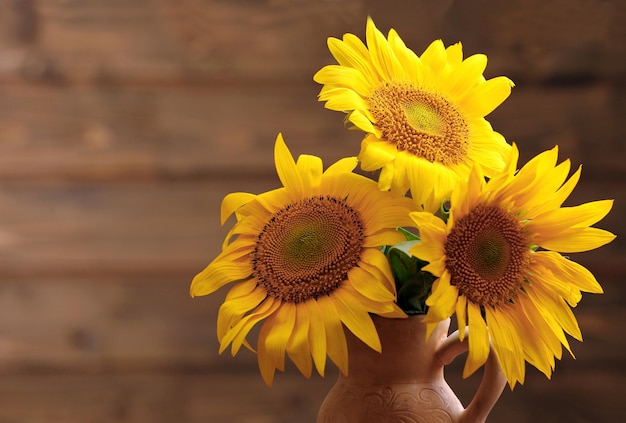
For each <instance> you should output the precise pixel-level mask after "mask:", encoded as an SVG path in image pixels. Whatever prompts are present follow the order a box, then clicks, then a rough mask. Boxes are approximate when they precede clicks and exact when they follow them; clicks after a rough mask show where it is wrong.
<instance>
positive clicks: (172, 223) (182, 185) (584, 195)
mask: <svg viewBox="0 0 626 423" xmlns="http://www.w3.org/2000/svg"><path fill="white" fill-rule="evenodd" d="M279 186H280V183H279V182H278V178H277V177H276V176H271V177H268V178H252V177H248V178H241V179H231V180H230V181H225V180H219V179H218V180H210V181H206V182H202V181H199V182H175V183H150V182H134V183H133V182H126V183H123V184H86V183H83V184H81V183H76V184H48V185H44V184H20V183H11V184H9V183H4V184H2V185H1V186H0V216H2V219H1V221H0V275H3V276H7V277H19V278H41V277H43V278H48V277H50V276H59V277H91V276H103V275H113V276H116V277H117V276H119V275H138V276H158V275H180V274H185V273H187V272H189V273H193V272H196V271H199V270H201V268H203V267H204V266H205V265H206V264H208V262H209V260H210V259H212V258H213V257H215V256H216V255H217V254H218V252H219V250H220V248H221V244H222V241H223V238H224V237H225V235H226V233H227V231H228V229H229V227H230V226H231V225H232V223H231V222H229V223H228V224H227V225H226V226H225V227H220V224H219V222H220V220H219V213H220V204H221V201H222V199H223V197H224V196H225V195H227V194H228V193H230V192H234V191H246V192H252V193H261V192H265V191H268V190H271V189H274V188H277V187H279ZM624 195H625V193H624V186H623V184H622V183H621V182H620V181H613V182H611V183H607V182H606V181H604V180H593V179H591V180H588V181H587V180H584V179H583V181H582V182H581V183H580V184H579V186H578V187H577V190H575V195H573V196H572V199H571V201H568V204H571V205H574V204H579V203H582V202H588V201H593V200H599V199H605V198H623V197H624ZM625 214H626V205H625V204H624V202H622V201H617V202H616V203H615V205H614V209H613V210H612V212H611V213H610V214H609V215H608V216H607V217H606V218H605V219H604V220H603V221H602V222H601V223H600V224H599V225H598V226H599V227H601V228H604V229H607V230H610V231H612V232H614V233H620V227H621V218H622V216H624V215H625ZM625 251H626V247H625V245H624V241H623V240H622V239H621V238H618V239H617V240H615V241H614V242H613V243H611V244H609V245H608V246H605V247H603V248H601V249H599V250H597V251H592V252H588V253H581V254H575V255H573V256H574V257H575V259H576V260H578V261H580V262H581V263H585V264H587V265H588V266H589V267H590V268H591V269H592V270H593V271H598V272H604V273H605V274H606V275H607V276H616V275H623V274H624V272H625V271H626V268H625V267H624V266H623V264H624V262H623V260H620V258H621V257H623V256H624V254H625ZM612 260H613V262H611V261H612ZM616 260H619V261H616ZM607 264H610V266H607Z"/></svg>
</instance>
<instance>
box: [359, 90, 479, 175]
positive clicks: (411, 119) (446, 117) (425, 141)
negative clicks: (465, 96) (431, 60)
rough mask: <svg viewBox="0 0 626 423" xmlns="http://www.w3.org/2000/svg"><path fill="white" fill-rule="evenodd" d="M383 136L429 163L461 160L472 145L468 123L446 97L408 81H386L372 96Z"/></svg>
mask: <svg viewBox="0 0 626 423" xmlns="http://www.w3.org/2000/svg"><path fill="white" fill-rule="evenodd" d="M369 102H370V111H371V113H372V116H373V117H374V120H375V121H376V123H375V125H376V127H377V128H378V129H380V131H381V133H382V138H383V139H384V140H386V141H387V142H389V143H391V144H393V145H395V146H396V148H397V149H398V150H399V151H407V152H409V153H411V154H413V155H414V156H418V157H422V158H424V159H426V160H428V161H430V162H438V163H442V164H444V165H451V164H456V163H460V162H462V161H463V160H464V159H465V158H466V156H467V150H468V148H469V126H468V124H467V122H466V120H465V118H464V117H463V115H462V114H461V113H460V112H459V110H458V109H457V108H456V107H455V106H454V105H453V104H451V103H450V102H449V101H447V100H446V99H445V98H443V97H441V96H440V95H437V94H435V93H431V92H428V91H425V90H422V89H419V88H415V87H414V86H412V85H409V84H401V83H395V84H389V83H388V84H385V85H383V86H381V87H379V88H377V89H376V90H374V92H373V93H372V96H371V97H370V98H369Z"/></svg>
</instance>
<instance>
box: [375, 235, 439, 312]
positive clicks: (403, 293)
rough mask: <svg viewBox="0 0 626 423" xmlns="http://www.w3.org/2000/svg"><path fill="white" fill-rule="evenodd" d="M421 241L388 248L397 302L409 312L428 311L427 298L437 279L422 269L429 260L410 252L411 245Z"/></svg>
mask: <svg viewBox="0 0 626 423" xmlns="http://www.w3.org/2000/svg"><path fill="white" fill-rule="evenodd" d="M419 242H420V241H419V240H411V241H405V242H401V243H399V244H396V245H393V246H391V247H389V248H388V249H387V250H386V255H387V259H388V260H389V265H390V266H391V271H392V273H393V276H394V279H395V282H396V290H397V293H398V300H397V303H398V306H399V307H400V308H401V309H402V310H403V311H404V312H405V313H407V314H424V313H426V311H427V307H426V299H427V298H428V296H429V295H430V291H431V287H432V284H433V282H434V281H435V280H436V279H437V278H436V277H434V276H433V275H431V274H430V273H428V272H425V271H423V270H422V268H423V267H424V266H425V265H426V264H427V262H425V261H423V260H420V259H418V258H417V257H414V256H412V255H411V253H409V250H410V249H411V247H413V246H414V245H415V244H417V243H419Z"/></svg>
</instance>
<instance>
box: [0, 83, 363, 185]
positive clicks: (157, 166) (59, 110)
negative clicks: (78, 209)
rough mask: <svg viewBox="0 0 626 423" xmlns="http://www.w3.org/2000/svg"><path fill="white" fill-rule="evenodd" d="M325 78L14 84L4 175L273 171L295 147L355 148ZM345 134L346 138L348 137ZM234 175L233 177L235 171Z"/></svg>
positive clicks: (338, 152) (1, 149)
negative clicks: (325, 99)
mask: <svg viewBox="0 0 626 423" xmlns="http://www.w3.org/2000/svg"><path fill="white" fill-rule="evenodd" d="M318 91H319V87H317V86H315V85H314V84H313V83H310V84H304V85H295V86H290V85H287V86H282V85H277V86H267V85H258V86H243V87H242V86H232V87H225V88H215V87H213V88H209V87H206V88H202V89H197V88H188V89H185V88H182V89H167V88H150V89H141V88H140V89H132V88H131V89H125V90H120V89H114V90H100V89H97V88H82V87H74V88H64V89H41V88H37V87H31V88H23V87H18V88H13V89H6V90H4V91H3V95H2V96H0V114H1V115H2V119H1V120H0V178H1V179H4V180H26V179H39V180H46V181H50V180H80V181H86V180H111V179H128V178H132V179H180V178H191V179H197V178H205V177H207V176H209V177H213V178H224V177H225V175H230V176H233V175H238V174H244V175H250V174H258V173H264V174H274V171H273V167H274V161H273V147H274V141H275V139H276V136H277V134H278V133H279V132H282V133H283V135H284V137H285V140H286V141H287V143H288V145H289V146H290V147H291V148H292V150H293V153H294V154H302V153H307V154H316V155H322V156H323V158H324V160H325V162H326V163H329V164H330V163H331V162H333V161H335V160H337V159H339V158H340V157H345V156H350V155H356V154H358V149H359V140H360V139H361V137H362V135H361V134H359V133H357V132H356V131H348V130H346V129H345V127H344V124H343V118H344V116H343V115H342V114H340V113H334V112H330V111H327V110H325V109H324V108H323V105H322V104H321V103H319V102H318V101H317V93H318ZM344 140H345V142H344ZM230 176H229V177H230Z"/></svg>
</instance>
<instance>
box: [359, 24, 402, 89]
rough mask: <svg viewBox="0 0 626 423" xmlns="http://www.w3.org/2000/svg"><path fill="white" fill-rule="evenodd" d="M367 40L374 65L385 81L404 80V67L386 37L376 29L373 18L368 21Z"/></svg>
mask: <svg viewBox="0 0 626 423" xmlns="http://www.w3.org/2000/svg"><path fill="white" fill-rule="evenodd" d="M365 38H366V40H367V47H368V48H369V51H370V58H371V59H372V64H373V65H374V67H375V68H376V70H377V71H378V74H379V75H380V76H382V77H383V79H385V80H394V79H398V80H403V79H404V71H403V69H402V66H401V65H400V63H399V62H398V59H397V58H396V56H395V54H394V53H393V50H392V49H391V47H390V46H389V43H388V42H387V40H386V39H385V36H384V35H383V34H382V33H381V32H380V31H379V30H378V29H377V28H376V26H375V25H374V21H373V20H372V19H371V18H368V19H367V26H366V29H365Z"/></svg>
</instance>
